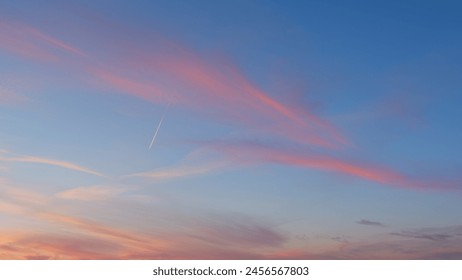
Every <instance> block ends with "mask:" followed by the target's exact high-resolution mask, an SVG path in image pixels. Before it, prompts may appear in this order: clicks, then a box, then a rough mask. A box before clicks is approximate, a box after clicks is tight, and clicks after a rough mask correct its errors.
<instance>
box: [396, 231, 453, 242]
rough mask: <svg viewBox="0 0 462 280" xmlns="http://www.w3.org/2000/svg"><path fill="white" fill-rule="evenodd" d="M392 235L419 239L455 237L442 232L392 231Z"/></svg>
mask: <svg viewBox="0 0 462 280" xmlns="http://www.w3.org/2000/svg"><path fill="white" fill-rule="evenodd" d="M390 234H391V235H396V236H401V237H406V238H419V239H427V240H432V241H445V240H448V239H449V238H451V237H453V236H452V235H450V234H441V233H434V234H430V233H416V232H406V231H403V232H392V233H390Z"/></svg>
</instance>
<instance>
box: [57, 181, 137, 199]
mask: <svg viewBox="0 0 462 280" xmlns="http://www.w3.org/2000/svg"><path fill="white" fill-rule="evenodd" d="M133 189H134V188H133V187H127V186H123V187H122V186H121V187H117V186H105V185H96V186H87V187H77V188H72V189H69V190H65V191H62V192H59V193H57V194H56V197H58V198H62V199H70V200H84V201H98V200H107V199H111V198H114V197H117V196H118V195H120V194H123V193H125V192H127V191H130V190H133Z"/></svg>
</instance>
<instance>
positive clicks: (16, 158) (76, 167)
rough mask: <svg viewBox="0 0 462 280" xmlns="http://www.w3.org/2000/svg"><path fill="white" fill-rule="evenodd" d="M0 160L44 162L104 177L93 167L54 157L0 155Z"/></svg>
mask: <svg viewBox="0 0 462 280" xmlns="http://www.w3.org/2000/svg"><path fill="white" fill-rule="evenodd" d="M0 161H2V162H19V163H33V164H34V163H36V164H45V165H50V166H56V167H61V168H66V169H69V170H74V171H79V172H83V173H87V174H91V175H95V176H99V177H106V176H105V175H103V174H102V173H100V172H97V171H95V170H93V169H90V168H87V167H84V166H81V165H78V164H76V163H72V162H68V161H61V160H56V159H50V158H44V157H36V156H8V157H4V156H3V157H2V156H0Z"/></svg>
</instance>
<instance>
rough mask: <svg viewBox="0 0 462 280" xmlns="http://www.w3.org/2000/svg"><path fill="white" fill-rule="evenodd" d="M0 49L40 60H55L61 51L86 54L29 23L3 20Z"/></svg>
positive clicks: (0, 26) (1, 23)
mask: <svg viewBox="0 0 462 280" xmlns="http://www.w3.org/2000/svg"><path fill="white" fill-rule="evenodd" d="M0 49H4V50H6V51H8V52H12V53H15V54H17V55H19V56H22V57H26V58H31V59H37V60H41V61H57V60H59V58H60V56H61V55H62V53H60V52H62V51H64V52H65V53H69V54H73V55H77V56H86V55H85V54H84V53H83V52H82V51H81V50H79V49H77V48H75V47H73V46H71V45H69V44H66V43H65V42H63V41H61V40H59V39H56V38H54V37H52V36H50V35H48V34H46V33H45V32H43V31H40V30H38V29H36V28H33V27H31V26H30V25H26V24H23V23H19V22H12V21H5V20H1V21H0Z"/></svg>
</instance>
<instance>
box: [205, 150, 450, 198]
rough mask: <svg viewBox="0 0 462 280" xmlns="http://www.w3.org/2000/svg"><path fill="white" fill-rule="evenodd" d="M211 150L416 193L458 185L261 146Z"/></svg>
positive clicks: (321, 156) (246, 159) (338, 159)
mask: <svg viewBox="0 0 462 280" xmlns="http://www.w3.org/2000/svg"><path fill="white" fill-rule="evenodd" d="M209 147H210V148H212V149H214V150H215V151H221V152H223V153H225V154H226V155H228V156H229V157H230V158H232V159H234V160H237V161H241V162H262V163H278V164H283V165H293V166H299V167H303V168H309V169H318V170H323V171H330V172H334V173H341V174H346V175H350V176H352V177H357V178H361V179H365V180H368V181H372V182H376V183H380V184H386V185H392V186H396V187H404V188H415V189H448V190H449V189H454V188H456V187H457V183H453V182H450V181H435V180H426V181H424V180H416V179H413V178H411V177H409V176H406V175H404V174H403V173H401V172H399V171H396V170H393V169H391V168H387V167H383V166H380V165H376V164H371V163H360V162H357V161H351V160H350V161H349V160H345V159H340V158H336V157H333V156H328V155H322V154H317V153H307V152H300V151H289V150H284V149H281V148H272V147H269V146H265V145H260V144H249V143H234V144H232V143H220V142H219V143H214V144H209Z"/></svg>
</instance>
